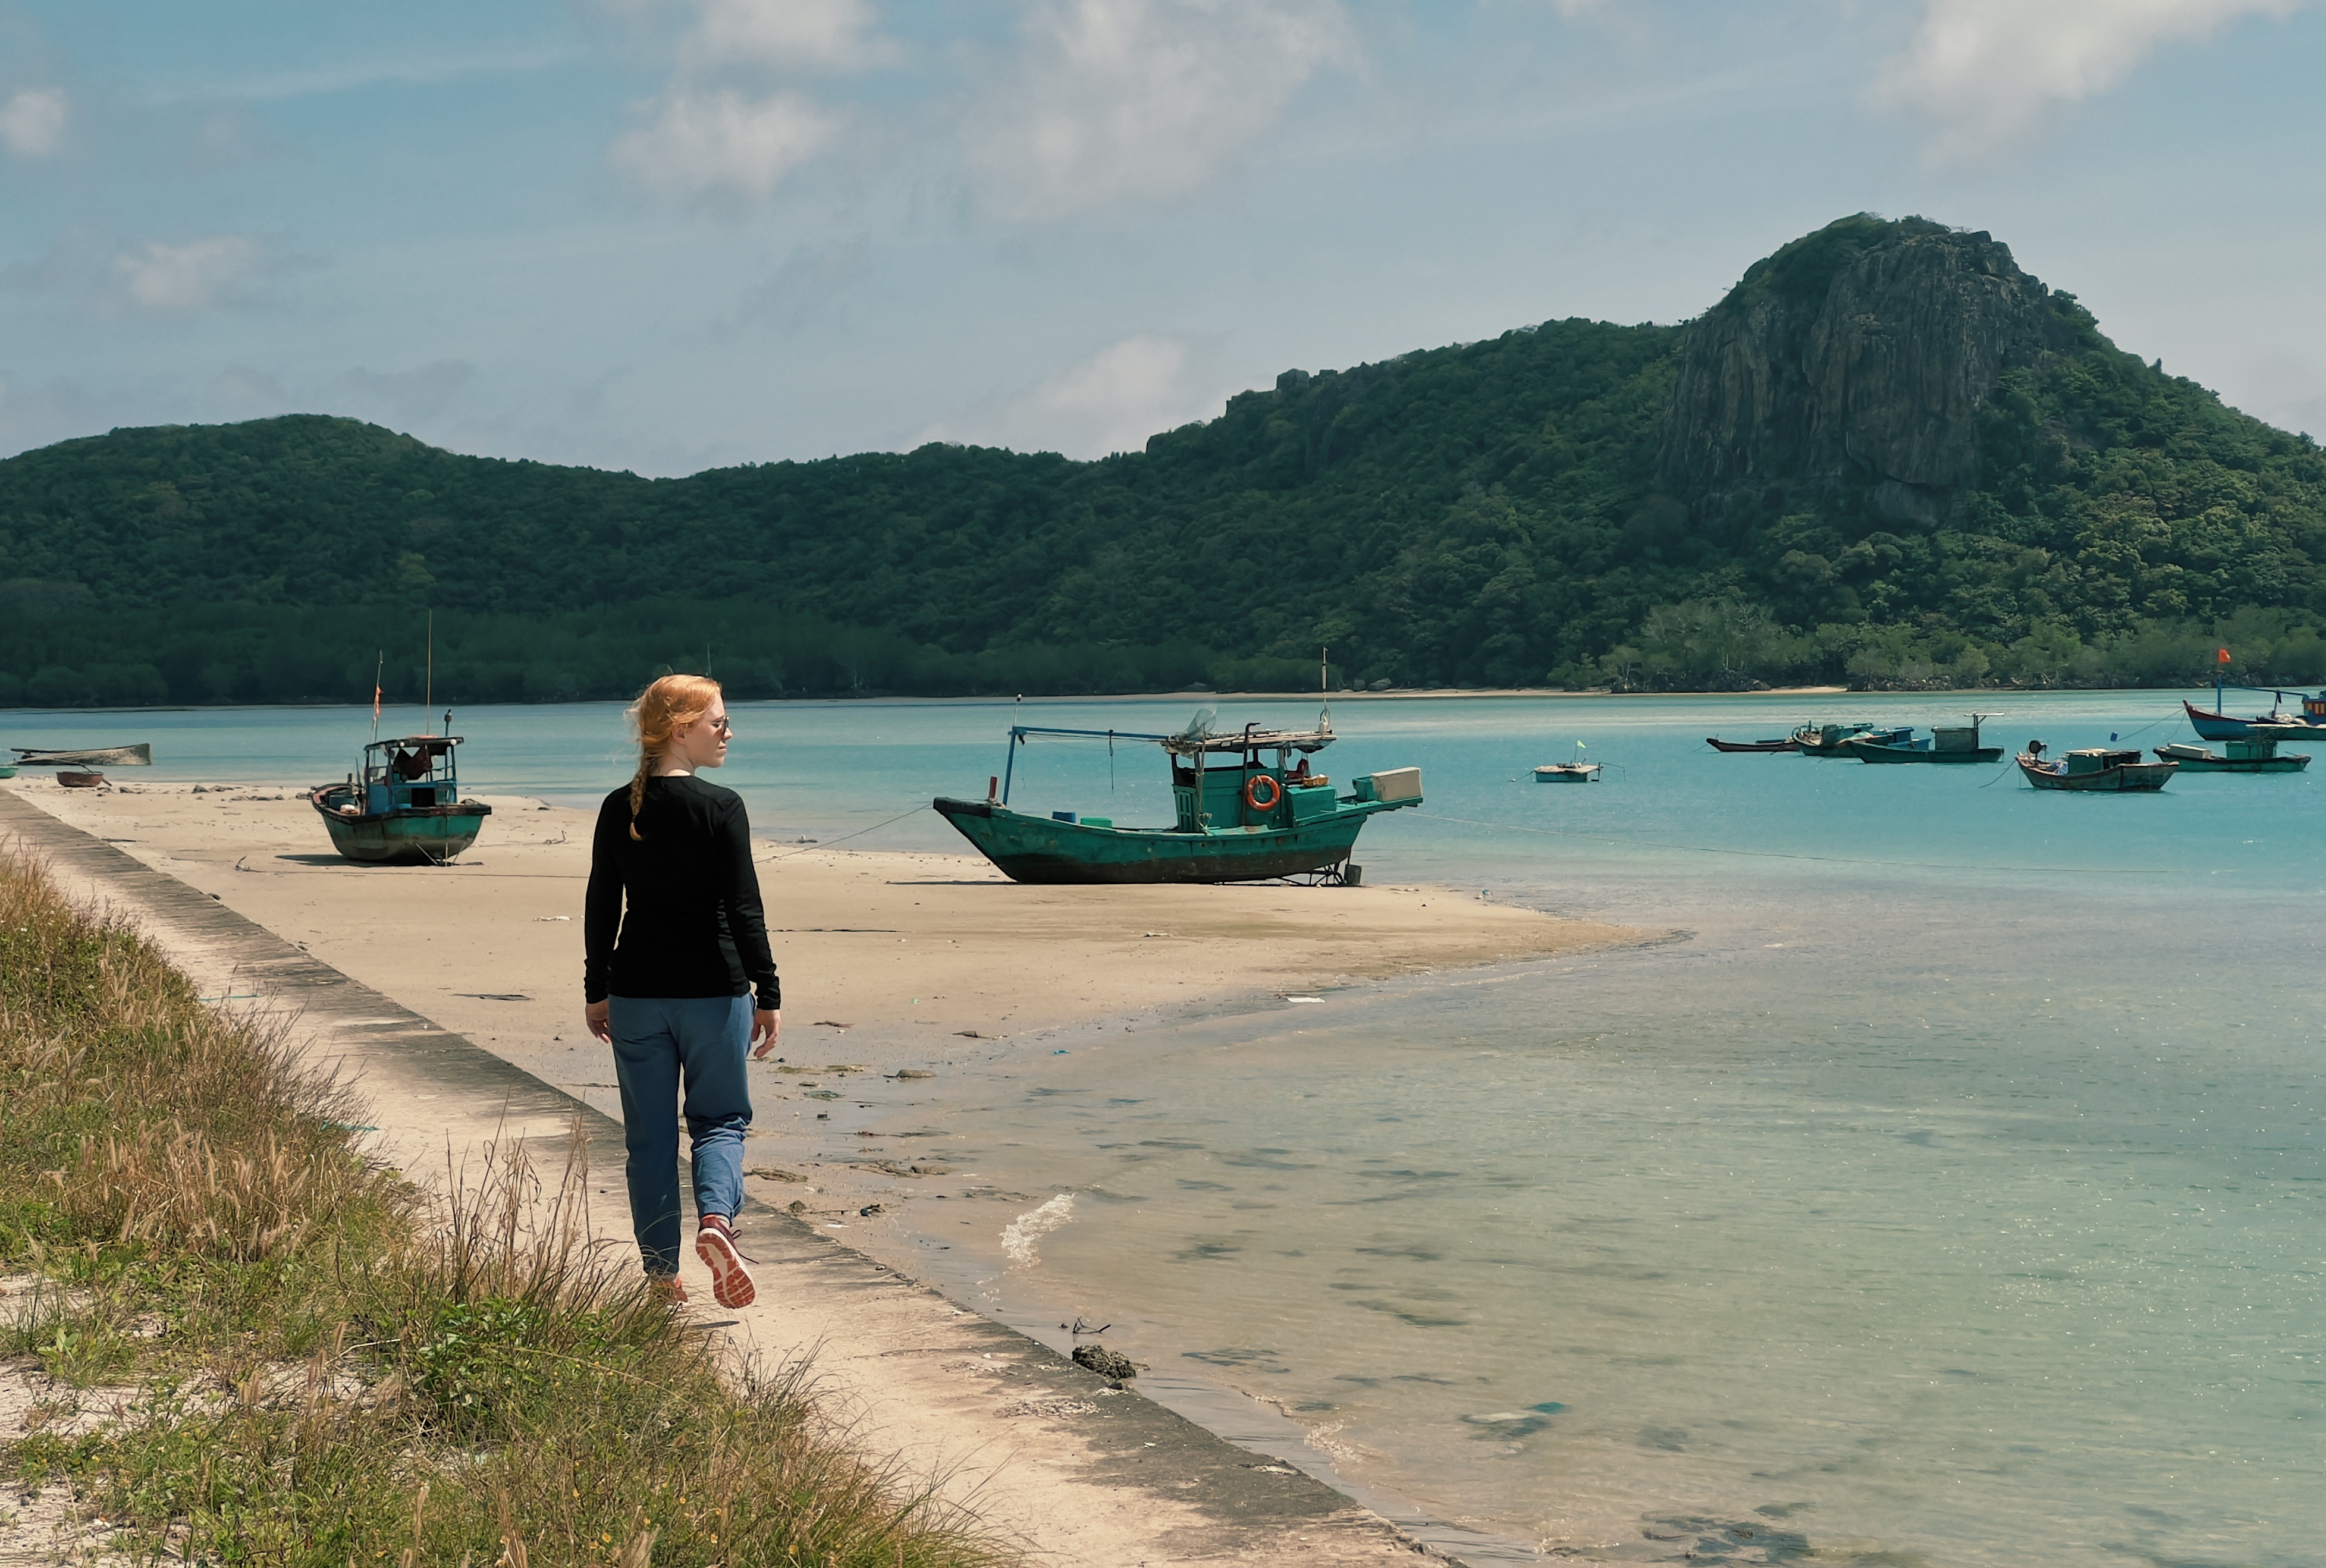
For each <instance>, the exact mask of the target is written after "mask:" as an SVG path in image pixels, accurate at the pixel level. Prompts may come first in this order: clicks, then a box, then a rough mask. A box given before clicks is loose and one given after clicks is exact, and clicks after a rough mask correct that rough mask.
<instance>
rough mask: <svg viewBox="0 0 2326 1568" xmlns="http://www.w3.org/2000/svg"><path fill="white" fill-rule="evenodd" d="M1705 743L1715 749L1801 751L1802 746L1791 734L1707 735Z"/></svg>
mask: <svg viewBox="0 0 2326 1568" xmlns="http://www.w3.org/2000/svg"><path fill="white" fill-rule="evenodd" d="M1704 744H1705V745H1707V746H1708V747H1712V749H1713V750H1715V751H1768V752H1775V751H1799V750H1800V748H1801V746H1800V741H1798V740H1795V739H1793V738H1791V737H1790V736H1788V737H1787V738H1784V739H1782V740H1723V739H1721V738H1719V737H1718V736H1715V735H1707V736H1706V737H1705V738H1704Z"/></svg>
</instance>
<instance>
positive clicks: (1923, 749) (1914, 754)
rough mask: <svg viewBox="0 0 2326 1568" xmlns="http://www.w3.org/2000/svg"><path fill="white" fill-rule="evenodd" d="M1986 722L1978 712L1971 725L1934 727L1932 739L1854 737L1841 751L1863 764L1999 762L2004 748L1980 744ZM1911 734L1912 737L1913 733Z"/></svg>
mask: <svg viewBox="0 0 2326 1568" xmlns="http://www.w3.org/2000/svg"><path fill="white" fill-rule="evenodd" d="M1985 721H1986V715H1985V714H1983V713H1974V714H1972V715H1971V716H1970V722H1969V723H1968V724H1967V725H1953V726H1946V725H1941V726H1934V727H1933V728H1931V735H1930V738H1929V739H1927V740H1912V739H1909V740H1907V741H1905V742H1904V743H1903V744H1898V743H1893V742H1888V741H1881V740H1875V739H1873V738H1870V737H1866V736H1862V735H1856V736H1851V737H1850V738H1848V739H1847V740H1844V741H1843V742H1842V743H1841V748H1842V750H1844V751H1846V752H1847V753H1849V755H1850V756H1855V757H1856V758H1857V760H1858V761H1860V762H1936V763H1974V762H1996V761H1999V760H2001V758H2002V756H2003V747H1999V746H1982V745H1980V744H1979V734H1978V727H1979V726H1980V724H1982V723H1984V722H1985ZM1908 733H1909V734H1910V735H1911V734H1912V731H1909V732H1908Z"/></svg>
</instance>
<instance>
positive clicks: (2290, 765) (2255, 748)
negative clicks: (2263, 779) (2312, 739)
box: [2156, 736, 2310, 773]
mask: <svg viewBox="0 0 2326 1568" xmlns="http://www.w3.org/2000/svg"><path fill="white" fill-rule="evenodd" d="M2221 746H2222V747H2223V750H2222V751H2214V750H2212V749H2211V748H2210V747H2202V746H2191V745H2188V744H2187V743H2185V742H2176V743H2174V744H2173V745H2171V746H2160V747H2157V748H2156V755H2157V757H2158V758H2159V760H2161V761H2164V762H2177V763H2179V764H2180V765H2182V767H2184V768H2187V769H2188V770H2189V771H2190V772H2191V773H2300V772H2301V771H2302V770H2303V768H2305V767H2308V766H2309V765H2310V758H2309V757H2308V756H2304V755H2303V754H2301V753H2299V752H2288V753H2286V754H2285V755H2284V756H2279V755H2278V752H2277V738H2276V737H2275V736H2256V737H2254V738H2250V739H2246V740H2224V741H2223V742H2221Z"/></svg>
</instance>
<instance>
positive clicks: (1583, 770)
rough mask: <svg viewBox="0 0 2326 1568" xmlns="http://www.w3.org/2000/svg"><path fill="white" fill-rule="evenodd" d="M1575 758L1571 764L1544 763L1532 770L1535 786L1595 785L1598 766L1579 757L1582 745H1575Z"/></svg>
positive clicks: (1579, 742)
mask: <svg viewBox="0 0 2326 1568" xmlns="http://www.w3.org/2000/svg"><path fill="white" fill-rule="evenodd" d="M1575 749H1576V752H1577V756H1576V758H1575V760H1574V761H1572V762H1546V763H1544V764H1543V765H1541V766H1540V767H1538V768H1536V769H1535V770H1534V782H1535V783H1537V784H1596V783H1597V782H1598V779H1599V764H1597V763H1596V762H1586V761H1584V760H1583V757H1582V756H1581V753H1582V750H1583V743H1582V742H1581V741H1579V740H1578V741H1577V742H1576V743H1575Z"/></svg>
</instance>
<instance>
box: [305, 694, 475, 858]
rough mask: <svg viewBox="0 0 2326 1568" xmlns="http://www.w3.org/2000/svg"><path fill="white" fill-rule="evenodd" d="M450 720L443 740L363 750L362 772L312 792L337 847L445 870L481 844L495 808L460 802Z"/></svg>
mask: <svg viewBox="0 0 2326 1568" xmlns="http://www.w3.org/2000/svg"><path fill="white" fill-rule="evenodd" d="M451 731H452V716H451V713H449V712H448V713H446V714H445V715H444V733H443V734H442V735H406V736H403V737H400V738H397V739H395V740H375V741H373V742H372V743H371V744H370V745H368V746H367V747H364V756H363V769H362V771H361V773H360V774H349V775H348V777H347V782H346V783H344V784H323V785H321V786H319V787H317V788H316V789H313V790H311V791H309V792H308V795H307V800H308V803H310V804H312V806H313V807H314V808H315V812H316V814H317V815H318V816H320V817H321V818H322V819H323V825H324V827H325V828H327V829H329V830H330V835H331V848H333V849H337V850H338V851H339V852H340V854H341V855H343V856H345V857H346V858H349V859H350V860H359V861H362V862H364V863H366V864H368V865H374V866H442V865H445V864H447V863H449V862H450V861H451V859H452V858H454V857H456V856H458V855H459V854H460V853H461V851H462V850H464V849H468V847H469V846H470V845H471V844H473V843H475V842H476V841H477V835H478V833H479V832H480V831H482V830H483V829H484V825H485V819H486V818H487V817H489V816H491V815H492V814H493V808H492V807H490V806H488V805H487V804H485V803H483V802H482V801H464V800H462V799H461V780H460V772H459V765H458V764H457V763H456V762H455V761H454V759H453V752H454V749H455V748H456V747H459V746H460V745H461V739H462V738H461V737H460V736H457V735H454V734H453V733H452V732H451Z"/></svg>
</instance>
